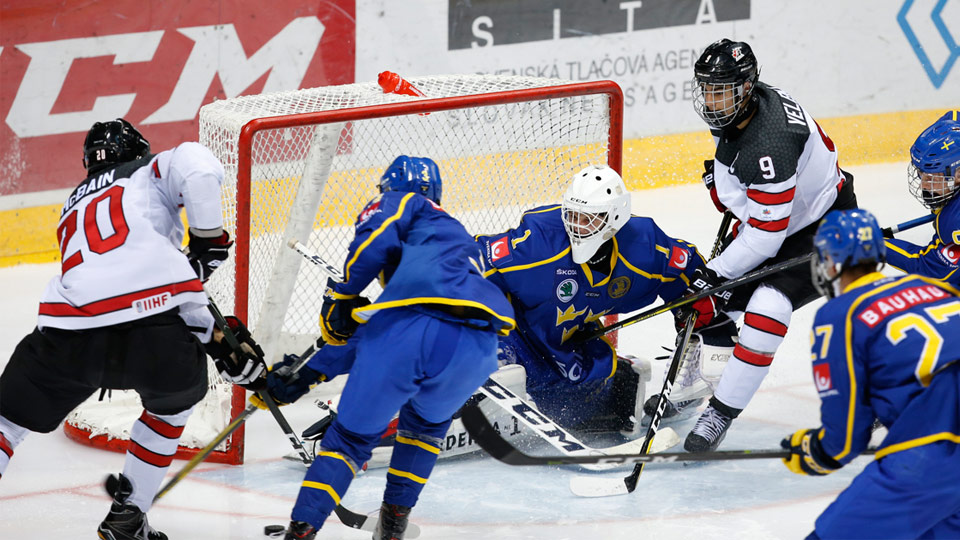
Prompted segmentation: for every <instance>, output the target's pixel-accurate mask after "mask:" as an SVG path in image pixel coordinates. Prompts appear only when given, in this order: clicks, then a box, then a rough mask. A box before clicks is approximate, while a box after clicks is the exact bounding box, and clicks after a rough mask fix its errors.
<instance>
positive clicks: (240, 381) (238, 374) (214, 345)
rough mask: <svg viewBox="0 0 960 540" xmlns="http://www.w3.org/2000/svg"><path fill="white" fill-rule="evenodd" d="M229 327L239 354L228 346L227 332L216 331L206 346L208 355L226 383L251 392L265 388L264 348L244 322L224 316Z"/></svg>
mask: <svg viewBox="0 0 960 540" xmlns="http://www.w3.org/2000/svg"><path fill="white" fill-rule="evenodd" d="M224 319H225V320H226V322H227V326H228V327H229V328H230V331H231V332H232V333H233V335H234V337H235V338H237V342H239V344H240V350H239V351H236V350H234V349H232V348H231V347H230V345H229V344H227V340H226V339H224V336H223V333H222V332H221V331H220V330H219V329H218V330H217V331H215V332H214V335H213V339H211V340H210V343H207V344H206V345H204V347H205V348H206V350H207V354H208V355H210V357H211V358H213V363H214V365H216V366H217V371H219V372H220V376H222V377H223V378H224V379H225V380H227V381H229V382H232V383H233V384H237V385H240V386H242V387H244V388H246V389H248V390H253V391H257V390H259V389H261V388H263V386H264V379H263V377H262V375H263V372H264V371H265V370H266V364H264V362H263V356H264V355H263V349H261V348H260V345H258V344H257V342H256V341H254V340H253V336H251V335H250V331H249V330H247V327H246V326H244V324H243V322H242V321H241V320H240V319H238V318H236V317H234V316H233V315H229V316H227V317H224Z"/></svg>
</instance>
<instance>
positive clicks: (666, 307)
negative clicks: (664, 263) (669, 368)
mask: <svg viewBox="0 0 960 540" xmlns="http://www.w3.org/2000/svg"><path fill="white" fill-rule="evenodd" d="M812 257H813V254H812V253H811V254H808V255H800V256H799V257H794V258H792V259H787V260H785V261H783V262H779V263H777V264H772V265H770V266H765V267H763V268H759V269H757V270H754V271H753V272H748V273H746V274H744V275H742V276H740V277H738V278H734V279H731V280H728V281H724V282H723V283H721V284H720V285H717V286H716V287H713V288H711V289H704V290H703V291H701V292H698V293H696V294H691V295H690V296H683V297H681V298H677V299H676V300H674V301H673V302H668V303H665V304H660V305H659V306H657V307H654V308H651V309H648V310H647V311H644V312H642V313H638V314H636V315H634V316H632V317H628V318H626V319H624V320H622V321H620V322H617V323H614V324H611V325H610V326H605V327H603V328H600V329H598V330H596V331H595V332H593V333H591V334H589V335H586V336H585V337H583V338H581V339H580V340H578V341H589V340H591V339H594V338H598V337H600V336H604V335H606V334H609V333H610V332H613V331H614V330H619V329H621V328H623V327H625V326H630V325H632V324H636V323H638V322H641V321H645V320H647V319H650V318H652V317H655V316H657V315H661V314H663V313H667V312H668V311H670V310H673V309H676V308H678V307H682V306H685V305H687V304H692V303H693V302H696V301H697V300H700V299H701V298H706V297H708V296H711V295H714V294H717V293H719V292H723V291H728V290H730V289H733V288H735V287H739V286H740V285H744V284H746V283H750V282H753V281H756V280H758V279H763V278H765V277H767V276H770V275H773V274H776V273H777V272H782V271H784V270H787V269H790V268H793V267H794V266H800V265H801V264H810V259H811V258H812Z"/></svg>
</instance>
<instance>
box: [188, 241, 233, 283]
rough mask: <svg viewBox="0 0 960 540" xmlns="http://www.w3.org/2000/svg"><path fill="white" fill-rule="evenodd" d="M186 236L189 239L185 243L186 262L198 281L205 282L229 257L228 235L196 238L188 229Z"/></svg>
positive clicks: (229, 242) (230, 243) (230, 242)
mask: <svg viewBox="0 0 960 540" xmlns="http://www.w3.org/2000/svg"><path fill="white" fill-rule="evenodd" d="M187 235H188V236H189V238H190V240H189V242H188V243H187V260H188V261H190V266H192V267H193V271H194V272H196V273H197V277H198V278H200V281H204V282H205V281H207V279H209V278H210V274H212V273H213V272H214V270H216V269H217V268H220V265H221V264H223V261H225V260H227V257H229V256H230V253H229V251H230V247H231V246H232V245H233V242H232V241H231V240H230V233H228V232H226V231H223V232H222V233H221V234H220V235H219V236H215V237H212V238H209V237H203V236H197V235H195V234H193V229H190V231H189V232H188V233H187Z"/></svg>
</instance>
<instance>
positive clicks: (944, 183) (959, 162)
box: [907, 111, 960, 210]
mask: <svg viewBox="0 0 960 540" xmlns="http://www.w3.org/2000/svg"><path fill="white" fill-rule="evenodd" d="M907 183H908V185H909V186H910V193H911V194H912V195H913V196H914V197H916V198H917V200H918V201H920V202H921V203H922V204H923V205H924V206H926V207H927V208H930V209H931V210H933V209H936V208H940V207H941V206H943V205H944V204H946V203H947V201H949V200H950V199H952V198H953V196H954V195H956V194H957V192H958V191H960V190H958V188H960V111H949V112H947V113H946V114H944V115H943V116H941V117H940V119H939V120H937V121H936V122H934V123H933V125H931V126H930V127H928V128H927V129H925V130H923V133H921V134H920V136H919V137H917V140H916V142H914V143H913V146H911V147H910V165H909V166H908V167H907Z"/></svg>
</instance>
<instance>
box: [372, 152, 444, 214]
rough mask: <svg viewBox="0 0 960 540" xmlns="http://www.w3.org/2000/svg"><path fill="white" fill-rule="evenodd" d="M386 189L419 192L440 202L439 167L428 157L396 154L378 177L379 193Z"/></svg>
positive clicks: (441, 182)
mask: <svg viewBox="0 0 960 540" xmlns="http://www.w3.org/2000/svg"><path fill="white" fill-rule="evenodd" d="M387 191H400V192H404V193H419V194H421V195H423V196H424V197H426V198H428V199H430V200H431V201H433V202H435V203H437V204H440V194H441V192H442V191H443V181H442V180H441V179H440V169H439V168H438V167H437V164H436V163H435V162H434V161H433V160H432V159H430V158H425V157H410V156H397V159H395V160H393V163H391V164H390V166H389V167H387V170H386V171H384V172H383V176H381V177H380V193H384V192H387Z"/></svg>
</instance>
